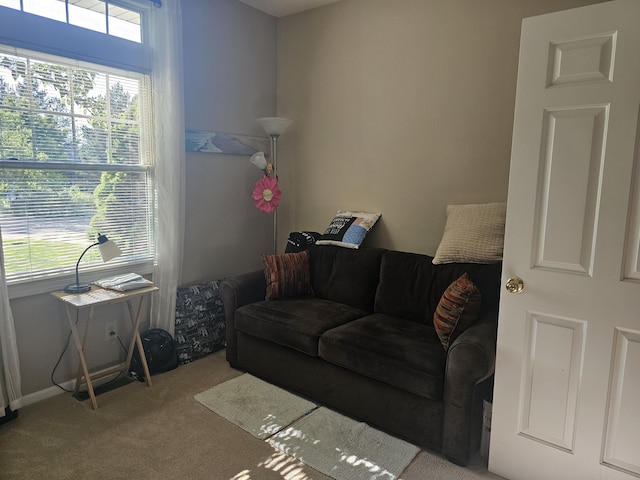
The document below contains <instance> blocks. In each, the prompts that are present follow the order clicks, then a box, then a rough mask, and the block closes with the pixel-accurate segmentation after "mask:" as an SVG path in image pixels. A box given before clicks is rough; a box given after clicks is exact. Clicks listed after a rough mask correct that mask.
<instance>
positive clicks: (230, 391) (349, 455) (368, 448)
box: [194, 373, 420, 480]
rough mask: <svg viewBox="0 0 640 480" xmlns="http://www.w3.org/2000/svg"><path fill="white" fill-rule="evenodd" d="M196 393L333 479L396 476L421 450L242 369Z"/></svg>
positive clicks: (203, 401)
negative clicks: (241, 373) (234, 376)
mask: <svg viewBox="0 0 640 480" xmlns="http://www.w3.org/2000/svg"><path fill="white" fill-rule="evenodd" d="M194 398H195V399H196V400H197V401H198V402H200V403H201V404H203V405H204V406H206V407H207V408H209V409H210V410H212V411H213V412H215V413H217V414H218V415H220V416H222V417H224V418H226V419H227V420H229V421H231V422H232V423H234V424H236V425H238V426H239V427H240V428H242V429H244V430H245V431H247V432H249V433H251V434H252V435H253V436H255V437H257V438H260V439H263V440H266V441H267V442H268V443H269V444H271V445H272V446H273V447H274V448H276V449H277V450H279V451H281V452H283V453H286V454H287V455H289V456H291V457H293V458H296V459H297V460H299V461H301V462H303V463H305V464H306V465H308V466H310V467H312V468H314V469H315V470H317V471H319V472H321V473H323V474H325V475H328V476H330V477H332V478H335V479H336V480H371V479H376V480H396V479H398V478H399V477H400V474H401V473H402V472H403V471H404V469H405V468H406V467H407V466H408V465H409V463H411V461H412V460H413V459H414V458H415V456H416V455H417V454H418V452H419V451H420V449H419V448H418V447H416V446H415V445H412V444H410V443H407V442H405V441H403V440H399V439H397V438H395V437H393V436H391V435H388V434H386V433H383V432H380V431H379V430H376V429H374V428H372V427H370V426H369V425H367V424H365V423H362V422H357V421H355V420H352V419H350V418H348V417H346V416H344V415H340V414H338V413H336V412H334V411H332V410H329V409H328V408H324V407H318V406H317V405H315V404H314V403H313V402H309V401H307V400H305V399H303V398H300V397H298V396H296V395H294V394H292V393H289V392H287V391H286V390H283V389H281V388H278V387H276V386H275V385H271V384H269V383H267V382H264V381H262V380H260V379H258V378H255V377H253V376H252V375H249V374H246V373H245V374H243V375H241V376H239V377H236V378H233V379H232V380H228V381H227V382H224V383H221V384H220V385H217V386H215V387H213V388H211V389H209V390H207V391H205V392H202V393H199V394H197V395H195V396H194Z"/></svg>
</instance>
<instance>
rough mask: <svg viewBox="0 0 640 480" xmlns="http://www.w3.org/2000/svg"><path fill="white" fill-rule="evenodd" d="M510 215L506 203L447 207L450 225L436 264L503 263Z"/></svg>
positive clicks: (438, 252) (445, 232)
mask: <svg viewBox="0 0 640 480" xmlns="http://www.w3.org/2000/svg"><path fill="white" fill-rule="evenodd" d="M506 216H507V204H506V203H485V204H475V205H474V204H472V205H449V206H447V223H446V225H445V226H444V233H443V235H442V240H440V246H438V251H437V252H436V255H435V258H434V259H433V263H434V264H436V265H437V264H440V263H494V262H499V261H500V260H502V249H503V246H504V224H505V219H506Z"/></svg>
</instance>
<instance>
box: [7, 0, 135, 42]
mask: <svg viewBox="0 0 640 480" xmlns="http://www.w3.org/2000/svg"><path fill="white" fill-rule="evenodd" d="M119 3H120V4H118V2H114V1H109V0H106V1H105V0H0V6H4V7H9V8H12V9H14V10H21V11H23V12H25V13H31V14H34V15H39V16H42V17H45V18H50V19H52V20H57V21H59V22H64V23H68V24H70V25H76V26H78V27H82V28H87V29H89V30H93V31H96V32H100V33H106V34H107V35H113V36H115V37H120V38H125V39H127V40H131V41H134V42H138V43H140V42H141V41H142V30H141V17H142V15H141V13H140V12H139V11H136V10H134V9H132V8H131V7H128V6H126V7H125V6H123V5H122V2H119Z"/></svg>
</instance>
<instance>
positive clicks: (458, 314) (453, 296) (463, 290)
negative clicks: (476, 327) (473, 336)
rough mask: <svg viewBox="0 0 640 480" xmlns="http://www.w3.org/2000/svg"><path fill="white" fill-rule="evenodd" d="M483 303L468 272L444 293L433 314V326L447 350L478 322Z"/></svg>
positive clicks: (452, 283)
mask: <svg viewBox="0 0 640 480" xmlns="http://www.w3.org/2000/svg"><path fill="white" fill-rule="evenodd" d="M481 301H482V298H481V295H480V290H478V287H476V286H475V285H474V283H473V282H472V281H471V280H470V279H469V276H468V275H467V274H466V272H465V273H463V274H462V275H461V276H460V278H458V279H457V280H455V281H453V282H451V284H450V285H449V286H448V287H447V289H446V290H445V291H444V293H443V294H442V297H441V298H440V301H439V302H438V306H437V307H436V311H435V313H434V314H433V326H434V327H435V329H436V332H437V334H438V337H439V338H440V342H441V343H442V346H443V347H444V349H445V350H448V349H449V346H450V345H451V344H452V343H453V341H454V340H455V339H456V338H457V337H458V335H460V334H461V333H462V332H463V331H465V330H466V329H467V328H469V327H470V326H472V325H473V324H474V323H475V322H476V318H477V316H478V312H479V311H480V303H481Z"/></svg>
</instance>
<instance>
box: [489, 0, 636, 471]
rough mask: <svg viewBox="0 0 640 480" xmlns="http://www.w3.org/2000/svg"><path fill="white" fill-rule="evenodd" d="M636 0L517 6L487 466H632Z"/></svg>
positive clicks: (632, 468) (499, 468) (561, 468)
mask: <svg viewBox="0 0 640 480" xmlns="http://www.w3.org/2000/svg"><path fill="white" fill-rule="evenodd" d="M639 112H640V1H639V0H616V1H613V2H607V3H602V4H597V5H593V6H589V7H584V8H578V9H573V10H567V11H564V12H558V13H554V14H550V15H543V16H539V17H533V18H529V19H525V20H524V22H523V26H522V38H521V47H520V64H519V71H518V89H517V95H516V113H515V120H514V133H513V147H512V158H511V172H510V179H509V198H508V208H507V227H506V234H505V251H504V267H503V285H505V286H506V285H507V283H508V282H507V280H508V279H509V278H510V277H520V278H521V279H522V281H523V282H524V290H523V291H522V292H521V293H508V292H507V291H506V290H503V292H504V293H503V294H502V298H501V302H500V318H499V327H498V347H497V348H498V353H497V361H496V377H495V390H494V401H493V421H492V432H491V450H490V457H489V469H490V470H491V471H492V472H494V473H497V474H499V475H502V476H504V477H506V478H509V479H511V480H529V479H531V480H533V479H536V480H537V479H541V480H555V479H561V480H571V479H575V480H588V479H594V480H595V479H605V480H614V479H615V480H622V479H625V480H626V479H630V478H637V477H640V260H639V257H640V160H639V156H640V154H639V153H638V138H639V136H640V135H639V134H638V132H639V128H638V124H639V122H638V118H639Z"/></svg>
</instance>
